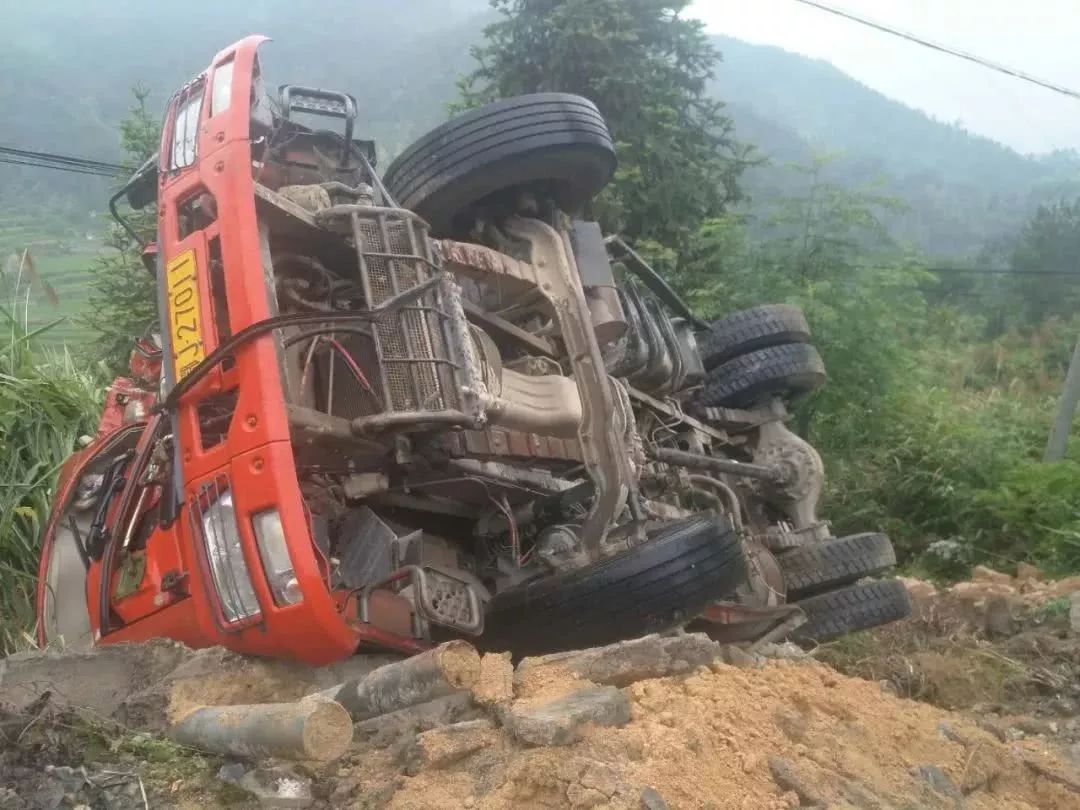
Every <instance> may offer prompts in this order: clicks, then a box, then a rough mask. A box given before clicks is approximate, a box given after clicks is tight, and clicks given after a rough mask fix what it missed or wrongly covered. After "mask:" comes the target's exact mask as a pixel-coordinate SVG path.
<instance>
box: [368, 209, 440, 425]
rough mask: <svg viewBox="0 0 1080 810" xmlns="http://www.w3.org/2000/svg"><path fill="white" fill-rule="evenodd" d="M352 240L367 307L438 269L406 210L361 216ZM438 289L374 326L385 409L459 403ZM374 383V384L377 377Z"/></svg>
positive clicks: (408, 409)
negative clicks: (354, 244)
mask: <svg viewBox="0 0 1080 810" xmlns="http://www.w3.org/2000/svg"><path fill="white" fill-rule="evenodd" d="M354 216H355V219H354V221H353V239H354V241H355V242H356V250H357V255H358V257H359V260H360V274H361V281H362V283H363V285H364V295H365V297H366V298H367V300H368V304H369V306H372V307H377V306H379V305H380V304H382V303H384V302H385V301H387V300H389V299H390V298H393V297H394V296H396V295H399V294H400V293H403V292H407V291H408V290H410V289H412V288H414V287H416V286H418V285H420V284H423V283H424V282H426V281H428V280H429V279H431V278H432V276H433V275H434V274H435V273H437V272H438V270H437V268H436V266H435V264H434V263H433V259H432V255H431V247H430V242H429V240H428V238H427V229H426V228H425V227H424V225H423V224H422V223H420V222H419V221H417V220H415V219H413V218H412V217H410V216H409V215H408V214H407V213H406V212H401V213H398V212H395V211H393V210H391V209H371V214H367V213H366V212H365V213H357V214H355V215H354ZM442 298H443V296H442V293H441V292H440V291H439V289H438V288H436V289H434V290H432V291H431V292H430V293H427V294H426V295H424V296H423V297H422V298H420V299H418V300H417V301H415V302H412V303H410V304H408V305H406V306H403V307H401V308H400V309H398V310H397V311H395V312H394V313H393V314H392V315H391V316H390V317H388V318H387V319H385V320H383V321H381V322H379V323H378V324H377V325H376V328H375V334H374V338H375V341H374V342H375V354H376V358H377V361H378V365H379V376H380V380H379V382H380V383H381V387H382V389H383V391H382V393H383V396H382V404H383V409H382V411H383V412H384V413H385V412H396V413H401V412H411V411H419V412H429V411H443V410H450V409H454V408H456V407H457V406H458V402H457V392H456V387H455V385H454V376H453V374H454V368H455V366H456V364H455V363H454V362H453V358H452V356H451V355H450V352H449V351H448V345H447V344H448V340H447V330H446V324H447V322H448V320H449V315H448V314H447V311H446V308H445V306H444V302H443V300H442ZM373 382H374V381H373Z"/></svg>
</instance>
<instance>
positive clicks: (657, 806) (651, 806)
mask: <svg viewBox="0 0 1080 810" xmlns="http://www.w3.org/2000/svg"><path fill="white" fill-rule="evenodd" d="M641 810H668V803H667V802H666V801H664V797H663V796H661V795H660V794H659V793H657V792H656V790H655V789H654V788H651V787H647V788H645V789H644V790H643V791H641Z"/></svg>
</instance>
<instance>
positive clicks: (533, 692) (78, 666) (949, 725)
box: [0, 572, 1080, 810]
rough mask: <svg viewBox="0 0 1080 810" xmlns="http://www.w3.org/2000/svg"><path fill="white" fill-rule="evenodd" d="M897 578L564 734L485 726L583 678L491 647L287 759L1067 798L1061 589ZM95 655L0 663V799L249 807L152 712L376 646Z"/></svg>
mask: <svg viewBox="0 0 1080 810" xmlns="http://www.w3.org/2000/svg"><path fill="white" fill-rule="evenodd" d="M991 573H994V574H996V572H991ZM910 587H911V589H912V593H913V595H914V596H915V597H916V598H915V602H916V608H917V611H916V615H915V616H914V617H913V618H912V619H911V620H908V621H906V622H902V623H898V624H896V625H892V626H890V627H887V628H882V629H879V630H878V631H875V632H872V633H867V634H859V635H856V636H852V637H848V638H846V639H842V640H840V641H839V642H835V643H833V644H831V645H827V646H825V647H822V648H819V649H817V650H814V651H812V656H813V657H806V658H802V659H800V660H771V661H767V662H764V663H763V664H762V665H761V666H759V667H753V666H751V667H748V668H736V667H733V666H729V665H727V664H722V663H716V664H713V665H710V666H709V667H700V668H698V669H697V670H695V671H693V672H691V673H689V674H686V675H683V676H680V677H670V678H660V679H652V680H642V681H638V682H636V683H632V684H630V685H629V686H627V687H625V688H624V689H623V693H624V694H625V695H626V696H627V698H628V699H629V700H630V705H631V720H630V722H629V723H628V724H626V725H625V726H623V727H621V728H595V727H587V728H585V729H584V731H583V734H582V737H581V739H580V740H579V741H578V742H576V743H574V744H572V745H569V746H564V747H552V748H530V747H527V746H525V745H523V744H521V743H520V742H518V741H516V740H514V739H513V738H512V737H511V736H510V734H509V733H508V732H507V731H505V730H504V729H503V728H502V727H501V726H500V723H499V719H500V718H501V717H502V716H503V713H504V712H507V711H512V710H513V708H514V707H515V706H519V707H520V706H522V705H533V704H539V703H544V702H547V701H549V700H552V699H554V698H557V697H561V696H563V695H566V694H569V693H571V692H574V691H577V690H579V689H582V688H584V687H588V686H591V684H590V682H589V681H587V680H585V679H584V678H582V677H580V676H577V675H574V674H573V673H571V672H569V671H568V670H564V669H561V668H559V667H557V666H545V667H540V668H536V669H533V670H529V669H528V668H524V669H522V670H519V671H518V672H517V673H516V674H515V673H513V671H512V669H511V667H510V663H509V660H508V658H506V657H501V656H495V655H486V656H484V658H483V660H482V661H481V663H480V666H479V680H477V681H476V683H474V685H473V699H472V701H470V700H469V698H468V696H463V699H460V700H459V699H456V698H451V699H443V704H444V705H442V707H441V708H439V707H437V710H433V711H430V712H427V713H426V714H424V715H423V716H419V717H412V716H409V717H404V718H380V719H378V720H373V721H368V722H366V723H361V724H358V725H357V726H356V735H355V738H354V742H353V744H352V746H351V747H350V749H349V750H348V751H347V753H346V754H345V756H344V757H343V758H342V759H341V760H339V761H337V762H333V763H330V764H327V765H314V764H293V765H290V766H288V767H289V768H290V769H291V770H292V771H293V772H295V773H296V774H297V776H299V777H301V778H307V779H310V780H311V783H312V792H313V794H314V797H315V800H314V803H313V804H312V805H311V806H313V807H320V808H381V807H390V808H401V809H402V810H412V809H413V808H416V809H419V808H425V810H426V809H427V808H433V809H434V810H440V808H446V809H447V810H449V808H454V809H455V810H457V808H482V809H484V810H496V809H499V810H501V809H502V808H532V807H536V808H548V807H550V808H556V807H559V808H561V807H572V808H627V809H629V808H634V809H635V810H636V809H637V808H641V807H645V808H651V809H653V810H655V809H656V808H662V807H669V808H695V809H696V808H712V810H721V809H722V808H793V807H800V806H801V807H815V806H816V807H829V808H882V810H886V809H888V808H905V809H907V808H912V809H914V808H931V809H932V808H949V810H953V808H957V807H963V808H970V809H971V810H979V809H980V808H1048V809H1049V810H1057V809H1058V808H1061V809H1062V810H1064V808H1070V810H1071V808H1075V807H1080V769H1078V767H1077V766H1078V765H1080V644H1078V638H1080V636H1078V634H1077V633H1076V632H1075V631H1074V630H1072V629H1071V628H1070V622H1069V618H1068V612H1067V610H1065V609H1063V602H1062V600H1063V599H1065V597H1066V596H1067V594H1068V593H1070V590H1069V588H1072V587H1073V585H1072V583H1069V584H1067V585H1061V584H1059V583H1042V582H1041V581H1039V580H1038V579H1030V578H1029V580H1025V581H1023V582H1021V581H1019V580H1014V579H1012V578H1009V577H1005V576H1004V575H1000V574H996V576H995V577H988V576H983V577H981V578H980V579H978V580H976V581H975V582H973V583H961V585H959V586H955V587H954V588H951V589H948V590H945V591H939V590H937V589H935V588H933V587H932V586H929V585H927V584H926V583H917V582H913V583H911V585H910ZM1076 587H1080V581H1078V582H1077V583H1076ZM1002 598H1003V599H1004V600H1005V605H1006V608H1007V610H1006V613H1004V614H1003V613H1002V611H1001V603H1000V602H999V601H997V600H1000V599H1002ZM104 650H105V648H103V651H101V652H97V653H94V654H90V655H88V656H74V655H67V654H59V655H54V654H48V655H46V654H38V656H37V657H34V656H31V657H30V658H29V659H26V660H23V661H22V662H16V661H15V660H14V659H12V661H11V662H9V665H8V666H7V671H6V673H5V672H4V671H3V662H0V806H3V807H5V808H8V807H11V808H45V807H49V808H55V807H72V806H74V805H76V804H86V805H89V806H92V807H110V808H113V807H116V808H121V810H123V809H124V808H128V807H130V808H139V807H144V806H147V805H149V806H151V807H155V808H161V807H207V806H211V807H213V806H230V807H257V806H258V805H257V803H256V801H255V800H254V799H253V798H252V797H251V796H250V795H249V794H247V793H245V792H243V791H240V790H238V789H236V788H232V787H229V786H226V785H224V784H222V783H221V782H219V781H218V780H217V779H216V777H215V775H216V774H217V771H218V768H219V767H220V766H221V764H222V760H221V759H218V758H214V757H208V756H204V755H199V754H196V753H194V752H191V751H188V750H185V749H182V748H179V747H177V746H175V745H174V744H172V743H169V742H168V741H167V740H165V739H164V738H163V736H162V734H161V731H162V729H164V728H165V726H166V724H167V723H168V722H169V721H170V720H174V719H176V718H179V717H182V716H183V715H184V714H185V713H187V712H189V711H191V710H192V709H194V708H197V707H199V706H203V705H227V704H238V703H253V702H278V701H288V700H294V699H297V698H299V697H301V696H302V695H305V694H310V693H311V692H313V691H316V690H318V689H323V688H326V687H327V686H330V685H331V684H333V683H337V682H340V681H341V680H344V679H346V678H347V677H349V676H350V675H351V676H354V677H355V676H357V675H362V674H363V673H364V672H365V671H366V670H369V669H370V668H371V667H372V666H374V665H375V664H376V663H383V662H385V661H386V659H382V660H380V661H371V660H357V661H353V662H350V663H349V664H348V665H347V667H346V668H341V667H339V668H336V669H335V670H334V671H329V672H327V671H318V670H310V669H307V668H304V667H297V666H292V665H287V664H282V663H279V662H271V661H264V660H252V659H244V658H241V657H239V656H235V655H232V654H230V653H226V652H224V651H221V650H202V651H197V652H191V651H188V650H185V649H184V648H182V647H180V646H178V645H173V644H169V643H166V642H160V643H155V644H151V645H143V646H140V647H133V648H130V649H128V650H122V651H120V652H117V651H116V650H115V649H114V650H108V651H104ZM815 659H820V660H815ZM823 662H826V663H823ZM35 667H36V668H35ZM474 667H475V663H474V664H472V666H471V668H473V669H472V671H473V672H474V673H475V672H476V670H475V669H474ZM349 669H351V671H348V670H349ZM472 680H476V675H475V674H474V675H473V676H472ZM485 718H490V719H492V720H494V721H495V722H494V725H492V723H491V722H490V720H486V719H485ZM461 721H478V722H474V723H473V724H472V726H470V727H469V728H466V729H465V731H466V732H468V733H467V734H463V735H462V737H461V739H464V738H466V737H468V736H469V734H471V735H473V738H474V739H477V740H480V741H481V742H480V744H478V745H472V746H462V745H461V744H460V743H461V739H458V738H455V739H447V740H445V743H446V746H445V747H442V748H440V747H439V743H440V739H439V738H438V737H436V738H430V737H426V738H425V745H426V746H427V752H428V754H429V759H428V760H424V759H423V758H422V757H420V758H418V755H417V749H418V743H417V734H418V733H422V732H426V731H429V730H430V729H438V728H440V727H443V726H445V724H446V723H454V722H461ZM459 748H460V751H461V753H460V755H459V754H457V753H455V752H457V751H458V749H459ZM262 764H266V763H262ZM80 769H82V770H80ZM144 791H145V793H146V797H147V798H146V801H145V802H144V800H143V796H142V794H143V792H144Z"/></svg>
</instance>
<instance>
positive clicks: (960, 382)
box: [815, 313, 1080, 577]
mask: <svg viewBox="0 0 1080 810" xmlns="http://www.w3.org/2000/svg"><path fill="white" fill-rule="evenodd" d="M942 317H943V316H942V314H941V313H937V314H936V315H935V316H934V318H938V319H939V320H937V321H936V323H937V325H938V326H939V327H940V326H941V323H942V321H941V320H940V319H941V318H942ZM934 318H932V319H931V321H932V322H934ZM973 326H976V327H977V324H976V325H973V324H971V323H970V322H965V321H964V320H963V319H960V320H954V321H952V323H951V325H950V326H949V327H948V328H944V327H942V328H941V329H940V330H939V331H935V329H934V328H931V327H928V328H927V329H926V330H925V333H924V337H923V341H922V343H923V345H922V346H921V347H920V348H918V349H917V350H916V351H915V353H914V355H913V358H914V360H913V362H912V363H911V364H910V366H909V368H908V370H907V371H906V372H905V374H904V375H902V376H901V377H900V378H899V379H896V380H894V383H893V385H892V386H891V387H890V389H889V390H888V391H887V392H886V394H885V395H884V396H882V397H880V398H879V399H878V401H877V403H876V406H875V410H876V412H875V413H872V414H871V413H866V412H865V411H861V410H859V409H857V408H855V407H853V406H848V405H845V404H844V403H837V404H836V406H835V407H832V408H830V409H827V410H823V411H822V412H820V413H819V414H818V416H817V422H816V427H815V431H816V435H817V437H818V444H819V449H820V450H821V452H822V455H823V456H824V458H825V463H826V467H827V469H828V474H829V482H828V492H827V496H826V501H827V503H826V506H825V508H824V510H823V511H824V513H825V514H827V515H828V516H829V517H830V518H831V519H832V520H833V523H834V527H835V530H836V532H837V533H838V534H843V533H848V532H853V531H866V530H867V529H870V528H877V529H882V530H885V531H888V532H889V533H890V534H891V535H892V536H893V539H894V542H895V543H896V546H897V551H898V552H899V554H900V555H901V557H902V558H904V559H906V560H908V561H909V562H911V561H915V562H918V563H919V565H920V567H921V568H922V569H924V570H926V571H928V572H930V573H933V574H936V575H939V576H943V577H956V576H961V575H963V574H964V573H965V569H966V568H967V567H968V566H970V565H971V564H973V563H977V562H987V563H989V564H991V565H994V566H997V567H1005V568H1007V567H1009V566H1010V565H1012V564H1014V563H1016V562H1018V561H1020V560H1031V561H1033V562H1036V563H1038V564H1039V565H1042V566H1044V567H1046V568H1048V569H1050V570H1054V571H1059V572H1064V571H1075V570H1078V569H1080V490H1078V489H1077V487H1076V481H1077V480H1080V463H1078V462H1077V461H1074V460H1067V461H1064V462H1061V463H1060V464H1043V463H1042V462H1041V461H1040V457H1041V454H1042V451H1043V447H1044V446H1045V442H1046V435H1047V431H1048V430H1049V425H1050V423H1051V420H1052V417H1053V412H1054V408H1055V405H1056V398H1057V394H1058V392H1059V391H1060V385H1061V377H1062V375H1063V365H1062V363H1063V360H1062V352H1061V347H1060V345H1059V344H1060V341H1059V340H1057V339H1053V335H1054V334H1055V333H1056V332H1057V331H1058V330H1059V329H1060V328H1061V327H1060V325H1054V324H1048V325H1044V326H1042V327H1040V328H1039V329H1038V330H1035V331H1033V332H1030V333H1028V334H1021V333H1014V334H1012V335H1006V336H1003V337H1002V338H1000V339H998V340H995V341H993V342H988V341H977V340H974V339H973V337H972V334H971V332H972V327H973ZM1074 450H1076V451H1078V452H1076V453H1075V457H1076V458H1080V446H1078V447H1074Z"/></svg>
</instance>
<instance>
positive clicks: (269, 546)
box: [251, 509, 304, 606]
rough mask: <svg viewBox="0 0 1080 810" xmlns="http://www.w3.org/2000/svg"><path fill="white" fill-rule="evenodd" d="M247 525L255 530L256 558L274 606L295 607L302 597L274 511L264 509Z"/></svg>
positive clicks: (278, 520)
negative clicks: (257, 556)
mask: <svg viewBox="0 0 1080 810" xmlns="http://www.w3.org/2000/svg"><path fill="white" fill-rule="evenodd" d="M251 523H252V526H253V527H254V529H255V542H256V544H257V545H258V546H259V557H260V558H261V559H262V564H263V569H264V570H265V572H266V581H267V583H268V584H269V585H270V592H271V593H272V594H273V595H274V604H275V605H278V606H281V605H295V604H296V603H297V602H300V601H302V600H303V598H304V594H303V593H302V592H301V590H300V583H299V582H297V580H296V575H295V572H294V571H293V564H292V559H291V558H290V557H289V546H288V544H287V543H286V542H285V529H284V528H283V527H282V525H281V515H279V514H278V511H277V510H276V509H267V510H266V511H265V512H259V513H258V514H257V515H254V516H253V517H252V518H251Z"/></svg>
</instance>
